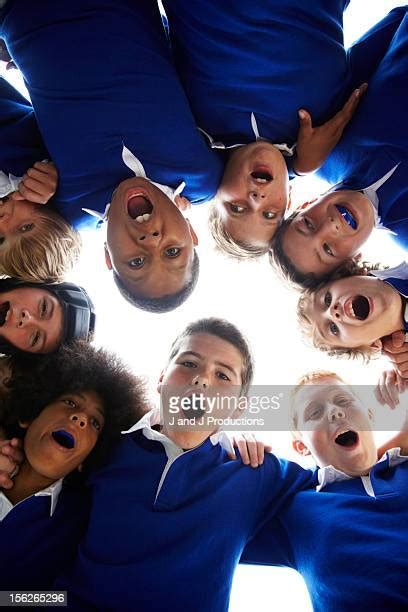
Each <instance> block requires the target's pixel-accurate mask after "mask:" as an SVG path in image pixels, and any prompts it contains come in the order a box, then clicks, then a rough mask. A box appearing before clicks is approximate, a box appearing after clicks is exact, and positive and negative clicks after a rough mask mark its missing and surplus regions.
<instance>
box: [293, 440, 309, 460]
mask: <svg viewBox="0 0 408 612" xmlns="http://www.w3.org/2000/svg"><path fill="white" fill-rule="evenodd" d="M292 448H293V450H295V451H296V452H297V453H299V455H303V457H306V456H307V455H310V454H311V453H310V450H309V449H308V448H307V446H305V445H304V444H303V442H302V440H293V442H292Z"/></svg>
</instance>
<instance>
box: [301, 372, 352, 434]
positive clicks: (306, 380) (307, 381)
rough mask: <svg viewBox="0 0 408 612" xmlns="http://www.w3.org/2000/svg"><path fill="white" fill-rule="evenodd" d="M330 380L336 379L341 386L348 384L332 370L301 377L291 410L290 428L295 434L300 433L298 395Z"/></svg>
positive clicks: (309, 373) (308, 373)
mask: <svg viewBox="0 0 408 612" xmlns="http://www.w3.org/2000/svg"><path fill="white" fill-rule="evenodd" d="M328 378H335V379H336V380H338V381H339V382H340V383H341V384H343V385H345V384H346V383H345V382H344V380H343V379H342V378H341V377H340V376H339V375H338V374H336V372H331V371H330V370H312V371H311V372H307V374H304V375H303V376H301V377H300V378H299V380H298V381H297V382H296V385H295V387H294V388H293V390H292V393H291V398H290V400H291V401H290V408H289V419H290V428H291V431H292V433H293V434H296V433H298V413H297V411H296V410H295V399H296V396H297V394H298V393H299V391H300V390H301V388H302V387H304V386H305V385H320V384H323V383H322V381H324V380H327V379H328Z"/></svg>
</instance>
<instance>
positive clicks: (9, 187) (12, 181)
mask: <svg viewBox="0 0 408 612" xmlns="http://www.w3.org/2000/svg"><path fill="white" fill-rule="evenodd" d="M22 178H23V177H22V176H14V174H9V175H8V176H7V174H5V173H4V172H3V171H2V170H0V199H1V198H5V197H6V196H8V195H9V194H10V193H13V191H17V189H18V186H19V184H20V181H21V179H22Z"/></svg>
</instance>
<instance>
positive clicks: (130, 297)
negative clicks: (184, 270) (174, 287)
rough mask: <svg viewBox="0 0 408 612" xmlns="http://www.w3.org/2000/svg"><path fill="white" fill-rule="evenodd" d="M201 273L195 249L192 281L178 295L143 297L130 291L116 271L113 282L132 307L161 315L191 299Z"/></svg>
mask: <svg viewBox="0 0 408 612" xmlns="http://www.w3.org/2000/svg"><path fill="white" fill-rule="evenodd" d="M199 273H200V260H199V257H198V254H197V251H196V250H195V249H194V257H193V263H192V266H191V277H190V280H189V281H188V282H187V283H186V285H185V286H184V287H183V288H182V289H180V291H177V292H176V293H172V294H169V295H163V296H162V297H160V298H149V297H143V296H142V295H139V294H138V293H136V292H131V291H129V289H128V288H127V287H126V285H125V284H124V282H123V281H122V279H121V278H120V276H119V274H117V273H116V272H115V271H113V280H114V281H115V284H116V286H117V288H118V289H119V292H120V294H121V295H122V297H124V298H125V300H126V301H127V302H129V304H132V306H135V307H136V308H140V309H141V310H146V311H147V312H155V313H161V312H170V311H171V310H174V309H175V308H178V307H179V306H181V304H183V302H185V301H186V299H187V298H188V297H190V295H191V294H192V293H193V291H194V289H195V286H196V285H197V281H198V276H199Z"/></svg>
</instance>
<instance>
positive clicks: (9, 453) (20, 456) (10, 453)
mask: <svg viewBox="0 0 408 612" xmlns="http://www.w3.org/2000/svg"><path fill="white" fill-rule="evenodd" d="M1 456H3V457H6V458H7V459H9V460H10V461H12V462H13V463H15V464H20V463H22V462H23V461H24V453H23V451H22V449H21V447H20V446H17V447H16V446H14V445H12V444H5V445H4V446H2V447H1V449H0V459H1Z"/></svg>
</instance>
